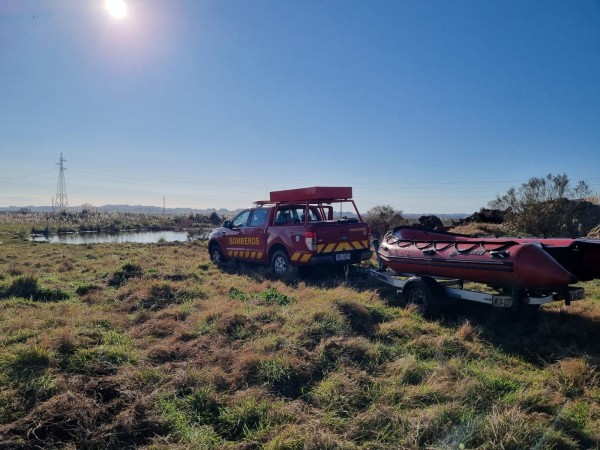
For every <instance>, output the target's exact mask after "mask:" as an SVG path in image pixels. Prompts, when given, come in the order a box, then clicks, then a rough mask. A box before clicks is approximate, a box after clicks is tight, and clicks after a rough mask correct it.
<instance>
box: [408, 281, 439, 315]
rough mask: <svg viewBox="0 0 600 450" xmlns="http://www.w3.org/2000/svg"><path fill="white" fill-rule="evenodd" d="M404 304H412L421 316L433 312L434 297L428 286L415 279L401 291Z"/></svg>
mask: <svg viewBox="0 0 600 450" xmlns="http://www.w3.org/2000/svg"><path fill="white" fill-rule="evenodd" d="M402 295H403V296H404V299H405V301H406V305H413V307H414V308H415V309H416V311H417V312H418V313H419V314H420V315H422V316H430V315H432V314H433V313H434V312H435V299H434V298H433V296H432V293H431V290H430V289H429V287H428V286H427V285H426V284H425V283H424V282H423V281H421V280H415V281H413V282H412V283H410V285H409V286H408V287H407V288H405V289H404V290H403V292H402Z"/></svg>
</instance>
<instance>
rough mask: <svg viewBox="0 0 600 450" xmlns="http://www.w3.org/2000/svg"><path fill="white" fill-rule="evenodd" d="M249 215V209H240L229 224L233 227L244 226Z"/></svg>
mask: <svg viewBox="0 0 600 450" xmlns="http://www.w3.org/2000/svg"><path fill="white" fill-rule="evenodd" d="M249 216H250V210H246V211H242V212H241V213H239V214H238V215H237V216H235V219H233V220H232V221H231V226H232V227H233V228H240V227H245V226H246V222H248V217H249Z"/></svg>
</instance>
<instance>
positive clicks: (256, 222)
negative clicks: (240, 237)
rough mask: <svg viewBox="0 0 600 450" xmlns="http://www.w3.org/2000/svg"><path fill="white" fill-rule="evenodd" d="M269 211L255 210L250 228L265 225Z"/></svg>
mask: <svg viewBox="0 0 600 450" xmlns="http://www.w3.org/2000/svg"><path fill="white" fill-rule="evenodd" d="M267 212H269V210H268V209H255V210H254V211H253V212H252V217H251V218H250V224H249V225H248V226H249V227H260V226H263V225H264V224H265V220H266V219H267Z"/></svg>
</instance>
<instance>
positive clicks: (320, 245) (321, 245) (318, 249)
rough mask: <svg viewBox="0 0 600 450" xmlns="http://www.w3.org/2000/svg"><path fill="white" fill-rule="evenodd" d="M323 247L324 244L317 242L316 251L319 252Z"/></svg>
mask: <svg viewBox="0 0 600 450" xmlns="http://www.w3.org/2000/svg"><path fill="white" fill-rule="evenodd" d="M323 247H325V244H318V245H317V253H321V252H322V251H323Z"/></svg>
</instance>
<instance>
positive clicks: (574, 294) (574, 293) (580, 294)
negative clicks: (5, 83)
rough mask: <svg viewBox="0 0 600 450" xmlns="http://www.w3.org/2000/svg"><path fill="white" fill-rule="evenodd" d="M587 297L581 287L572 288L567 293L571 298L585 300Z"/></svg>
mask: <svg viewBox="0 0 600 450" xmlns="http://www.w3.org/2000/svg"><path fill="white" fill-rule="evenodd" d="M584 297H585V291H584V290H583V289H581V288H579V289H571V290H570V291H569V292H568V293H567V298H568V299H569V300H583V299H584Z"/></svg>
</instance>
